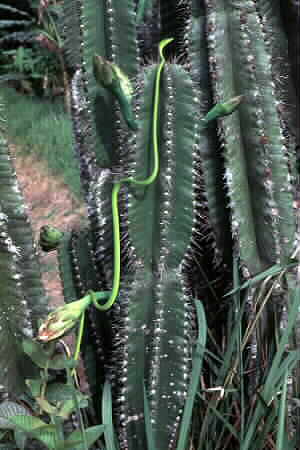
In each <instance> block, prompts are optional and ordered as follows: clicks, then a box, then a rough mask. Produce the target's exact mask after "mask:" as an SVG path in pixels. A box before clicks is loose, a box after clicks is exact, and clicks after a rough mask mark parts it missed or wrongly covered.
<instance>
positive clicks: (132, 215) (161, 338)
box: [66, 0, 295, 450]
mask: <svg viewBox="0 0 300 450" xmlns="http://www.w3.org/2000/svg"><path fill="white" fill-rule="evenodd" d="M72 4H73V7H72ZM75 6H76V7H75ZM139 6H140V8H142V6H143V7H144V6H145V7H146V8H145V10H144V12H143V14H142V13H141V12H140V11H141V10H139V8H138V7H139ZM66 8H68V12H69V14H70V15H73V17H69V18H68V19H67V26H71V27H78V26H80V30H81V31H80V33H78V35H77V36H76V39H77V41H75V36H74V42H72V34H74V32H73V30H72V33H70V39H67V42H66V45H67V47H68V48H69V49H68V52H69V55H70V61H71V64H72V67H73V68H74V70H75V76H74V79H73V83H72V98H73V111H72V114H73V123H74V136H75V141H76V146H77V148H76V153H77V155H78V157H79V161H80V168H81V177H82V182H83V184H82V186H83V188H84V191H85V196H86V200H87V203H88V216H89V222H90V233H91V251H90V254H89V256H86V260H85V261H86V262H85V263H83V265H81V264H78V273H79V274H80V280H83V281H82V283H83V286H82V292H83V290H84V289H85V288H87V287H88V286H92V284H89V281H88V280H87V279H86V278H85V277H84V265H85V264H87V261H89V262H90V261H94V264H95V266H94V269H93V270H94V271H95V272H97V274H98V278H99V281H98V282H97V284H96V283H95V284H93V286H95V288H97V289H100V290H101V289H107V288H108V289H111V288H112V287H113V288H114V285H115V283H114V281H115V274H116V271H115V262H116V261H117V260H118V259H115V260H114V258H115V257H116V253H115V249H116V248H117V247H116V246H115V244H116V241H115V242H114V240H115V239H117V243H118V245H119V242H120V271H121V278H120V286H119V288H118V292H117V297H116V302H115V303H114V302H112V303H113V305H112V307H111V309H109V310H108V311H107V312H105V313H103V312H102V313H99V312H98V311H95V310H94V309H93V308H91V309H90V310H89V313H88V314H89V317H90V322H89V324H88V327H89V328H90V329H91V330H92V331H91V336H96V339H97V345H96V349H97V356H96V359H97V364H96V366H95V367H97V365H101V366H102V367H103V368H104V371H99V373H97V376H99V379H101V382H100V385H101V383H102V382H103V380H104V378H106V379H109V380H110V383H111V385H112V393H113V414H114V418H115V423H116V426H117V430H118V436H119V442H120V446H121V449H124V450H129V449H130V450H135V449H140V448H144V447H145V442H146V435H145V420H144V384H145V387H146V391H147V392H146V397H147V398H149V407H150V418H151V422H152V428H153V432H154V441H155V446H156V448H157V450H160V449H164V450H165V449H166V448H168V449H170V450H173V449H174V448H176V443H177V438H178V432H179V425H180V421H181V417H182V411H183V408H184V405H185V400H186V395H187V391H188V385H189V382H190V374H191V357H192V350H193V342H194V339H195V333H196V313H195V304H194V300H193V299H194V298H195V297H198V296H199V294H201V296H202V294H203V296H204V300H206V303H208V301H207V299H206V298H205V297H206V292H207V290H206V288H205V287H204V284H207V279H206V278H207V277H206V278H205V275H206V271H207V265H209V266H210V265H213V264H215V266H214V269H216V266H217V269H220V268H221V270H223V268H224V267H226V265H227V266H230V265H231V262H232V261H231V260H232V250H233V252H234V254H238V255H239V257H240V264H241V266H243V267H244V268H245V270H244V276H245V275H249V276H250V274H254V273H257V272H259V271H261V270H263V269H265V268H267V267H269V266H270V265H272V264H274V263H276V262H279V263H284V261H286V259H287V258H288V257H289V256H290V254H291V252H292V250H293V247H294V240H295V224H294V218H293V209H292V204H293V184H292V183H294V179H293V178H292V175H293V174H295V171H293V164H294V162H293V159H292V157H290V156H289V149H292V147H293V145H294V143H295V141H294V137H293V136H292V137H291V136H290V135H291V133H294V131H293V126H294V122H293V121H294V116H293V115H294V110H293V105H292V106H291V107H290V108H289V109H287V110H286V111H284V110H283V109H282V105H283V104H284V103H285V102H287V100H288V98H289V95H290V96H291V95H292V94H291V92H290V91H289V86H288V85H287V84H286V83H280V81H278V80H277V79H276V70H277V68H278V66H280V64H279V61H280V58H281V57H282V55H283V57H284V58H285V59H284V62H285V64H284V67H279V68H280V73H279V78H280V77H281V78H282V77H284V76H285V74H286V73H287V71H288V65H287V64H286V59H287V58H286V56H284V52H285V51H286V43H285V40H284V37H283V35H282V34H281V35H280V38H279V39H278V41H277V40H276V41H275V39H273V37H274V33H275V30H278V31H279V30H281V25H280V24H279V23H278V11H277V10H276V5H271V2H270V1H269V0H266V1H264V2H263V1H260V0H256V1H254V0H249V1H248V2H245V1H241V0H218V1H217V0H201V1H199V0H184V1H182V0H181V1H179V0H178V1H176V2H174V1H173V2H171V1H168V0H166V1H164V2H149V3H148V2H145V3H143V4H142V3H140V4H139V2H137V1H136V0H125V1H124V2H121V3H120V2H117V1H116V0H105V1H102V2H99V1H97V0H75V1H73V2H71V1H70V0H69V1H68V0H66ZM273 8H274V9H273ZM137 12H138V17H137ZM273 12H274V14H273ZM141 16H143V20H141ZM271 21H273V22H274V24H272V26H271V25H270V24H271ZM154 22H156V23H154ZM269 25H270V26H269ZM146 27H148V29H147V30H146ZM149 30H150V34H149ZM143 33H144V36H142V34H143ZM173 33H175V34H173ZM158 34H160V38H164V37H170V36H172V37H173V36H175V37H176V38H177V39H176V40H175V42H174V43H173V44H172V45H170V46H169V47H168V48H167V49H166V55H167V56H168V60H169V63H168V64H165V66H164V70H163V74H162V77H161V80H160V82H159V84H160V85H159V95H160V101H159V110H158V113H157V116H156V118H155V115H154V113H153V110H154V107H155V105H156V102H155V96H156V93H157V91H156V89H157V79H158V72H159V67H160V65H158V63H157V55H156V50H153V42H154V41H155V39H157V40H158V37H157V36H158ZM141 37H142V39H144V40H143V42H142V39H141ZM149 42H150V44H151V45H150V46H151V47H152V49H151V50H150V49H149V48H148V44H149ZM276 42H278V43H279V44H278V45H277V44H276ZM79 43H80V47H79V46H78V44H79ZM75 47H76V48H75ZM95 55H98V56H96V57H97V58H99V59H98V62H99V64H100V66H99V67H100V68H101V67H102V68H103V65H102V64H104V67H105V64H106V65H107V67H114V68H115V72H114V73H115V74H117V73H124V74H125V76H126V77H128V79H129V80H130V81H131V82H132V86H133V96H132V98H131V94H130V96H129V98H127V107H130V108H131V109H130V118H131V119H132V121H134V122H136V123H137V124H138V129H130V123H131V119H130V120H128V117H127V119H126V117H125V118H124V117H123V111H124V110H123V108H122V101H121V102H119V101H117V99H116V98H115V96H114V95H113V93H112V92H111V91H113V90H112V89H111V87H112V86H109V83H108V84H105V82H103V79H104V81H105V80H106V78H107V79H108V81H109V76H107V77H106V78H105V69H103V70H104V72H103V74H104V75H103V74H102V71H101V70H100V69H99V70H100V71H99V73H97V71H96V72H95V73H94V67H93V61H95ZM178 63H180V64H178ZM236 67H238V68H239V70H236V69H235V68H236ZM99 74H100V75H99ZM101 74H102V75H103V76H104V78H102V77H101ZM95 75H96V76H95ZM97 80H98V82H97ZM117 81H118V80H117ZM110 90H111V91H110ZM121 93H122V92H121ZM123 93H124V92H123ZM239 95H243V96H244V101H243V102H242V104H241V105H240V107H239V109H238V110H237V111H235V112H234V113H233V114H231V115H227V116H226V117H224V118H221V119H218V123H211V124H209V125H208V127H206V128H205V127H204V125H205V124H206V122H205V120H202V119H204V118H205V117H206V114H207V112H208V111H209V110H210V109H211V107H212V106H213V104H214V103H223V102H225V101H227V100H228V99H232V98H233V97H237V96H239ZM125 119H126V120H125ZM128 124H129V126H128ZM156 124H158V130H157V136H156V137H157V138H158V141H159V160H158V164H157V161H156V160H155V158H154V159H153V154H154V155H155V145H154V139H153V132H154V131H155V130H154V129H155V126H156ZM154 134H155V133H154ZM154 161H156V162H155V163H154ZM155 165H157V167H159V171H158V174H157V178H156V175H155V177H153V178H154V182H152V183H151V184H150V183H149V185H147V186H142V185H139V186H138V185H136V182H137V181H140V182H141V184H142V182H143V181H144V180H145V179H146V180H147V179H148V178H150V179H151V175H150V174H153V172H156V169H155ZM124 178H125V179H126V182H124ZM128 179H129V181H128ZM133 180H134V181H133ZM152 181H153V180H152ZM282 188H283V189H282ZM116 211H117V219H118V221H119V222H120V226H119V228H120V229H119V235H118V236H116V234H115V233H113V232H115V224H116V222H115V219H116V216H115V213H116ZM80 245H81V244H79V243H76V242H75V241H74V244H73V249H76V252H77V253H78V255H81V251H80V248H81V247H80ZM213 253H214V254H213ZM117 257H118V258H119V255H117ZM78 258H85V256H78ZM73 264H77V262H76V261H73ZM118 267H119V266H118ZM199 267H200V268H201V275H199V273H200V269H199ZM203 267H205V270H203ZM246 269H247V270H246ZM214 274H215V272H214ZM73 281H74V286H75V285H76V283H75V281H76V280H73ZM210 282H211V281H210V280H209V283H210ZM118 283H119V282H118ZM211 283H214V284H218V281H215V280H214V281H213V282H211ZM76 287H77V290H78V283H77V285H76ZM207 298H209V296H207ZM252 301H253V298H249V302H248V303H249V305H250V306H251V302H252ZM88 333H89V331H87V335H86V338H87V346H90V347H89V348H92V345H93V344H92V338H91V340H90V335H89V334H88ZM254 344H255V341H254V340H253V345H254ZM253 348H254V347H253ZM101 352H102V353H101ZM166 355H167V357H166ZM257 363H258V360H257V359H256V360H255V362H254V364H257ZM89 364H90V363H89ZM95 367H94V368H93V367H91V373H94V374H95V373H96V372H95V370H97V369H95ZM92 370H94V372H92ZM100 391H101V389H99V391H98V392H100Z"/></svg>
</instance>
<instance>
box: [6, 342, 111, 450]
mask: <svg viewBox="0 0 300 450" xmlns="http://www.w3.org/2000/svg"><path fill="white" fill-rule="evenodd" d="M23 349H24V352H25V353H26V354H27V355H28V356H29V357H30V358H31V359H32V361H33V362H34V363H35V364H36V365H37V367H39V368H41V369H42V370H41V372H40V377H39V378H34V379H27V380H26V384H27V386H28V388H29V390H30V392H31V396H32V398H33V399H34V401H35V402H36V405H37V406H38V407H39V408H40V416H41V417H42V418H43V420H42V419H40V418H39V417H36V416H33V415H32V413H31V412H30V411H29V410H27V409H26V408H24V407H23V406H21V405H19V404H18V403H14V402H11V401H5V402H3V403H1V404H0V428H1V429H12V430H14V438H15V440H16V442H18V443H20V442H21V439H22V437H23V438H24V439H23V441H24V442H26V438H29V437H30V438H34V439H36V440H38V441H41V442H42V443H43V444H44V445H45V446H46V447H47V448H49V449H50V450H52V449H53V450H60V449H61V450H62V449H64V448H72V449H76V450H79V449H80V450H81V449H84V450H87V449H88V448H90V447H91V446H92V445H93V444H94V442H96V441H97V440H98V439H99V437H100V436H101V434H102V433H103V432H104V431H105V426H104V425H98V426H93V427H89V428H86V429H84V428H83V422H82V420H81V430H76V431H73V432H72V433H70V434H69V435H68V436H65V435H64V431H63V427H62V425H63V421H66V420H68V419H69V417H70V415H71V414H72V413H73V412H74V411H76V413H77V414H78V416H80V417H81V414H82V413H81V411H80V409H81V408H87V406H88V402H87V396H85V395H83V394H82V393H81V392H80V391H79V390H77V389H76V388H75V386H74V381H73V377H72V376H71V375H70V368H71V367H74V366H75V365H76V364H75V361H74V360H72V359H71V358H66V357H65V355H62V354H57V352H56V350H55V345H52V344H50V345H48V346H42V345H41V344H38V343H37V342H36V341H34V340H30V339H26V340H24V341H23ZM49 369H54V370H61V369H65V370H66V372H67V374H68V377H67V382H66V383H55V382H54V383H53V382H52V383H49V381H50V376H49ZM45 414H46V415H47V416H48V417H49V418H50V422H51V423H49V420H47V421H45ZM18 445H19V444H18ZM23 448H24V446H23Z"/></svg>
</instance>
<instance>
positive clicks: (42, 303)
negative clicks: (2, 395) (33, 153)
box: [0, 106, 48, 394]
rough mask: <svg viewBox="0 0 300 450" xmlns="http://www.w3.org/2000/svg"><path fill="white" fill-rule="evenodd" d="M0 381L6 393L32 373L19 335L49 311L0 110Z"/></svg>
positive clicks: (16, 389) (35, 325) (34, 327)
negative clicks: (23, 352)
mask: <svg viewBox="0 0 300 450" xmlns="http://www.w3.org/2000/svg"><path fill="white" fill-rule="evenodd" d="M0 115H1V117H0V178H1V183H0V199H1V200H0V229H1V231H0V258H1V269H0V272H1V295H0V296H1V302H0V311H1V314H0V342H1V344H0V361H1V370H0V385H1V390H2V391H6V392H7V393H12V392H13V393H14V394H16V393H20V392H23V390H24V388H25V386H24V376H25V374H27V376H30V374H31V373H34V368H33V366H32V365H31V364H30V363H29V361H28V360H27V359H26V358H25V357H24V355H23V354H22V348H21V339H22V336H33V334H34V333H35V332H36V331H37V328H38V319H42V318H43V316H44V315H46V314H47V312H48V299H47V297H46V294H45V291H44V288H43V285H42V281H41V272H40V268H39V261H38V255H37V250H36V247H35V244H34V242H33V236H32V230H31V226H30V223H29V219H28V217H27V213H26V205H25V203H24V199H23V196H22V193H21V190H20V187H19V183H18V181H17V177H16V172H15V170H14V167H13V164H12V161H11V156H10V154H9V150H8V144H7V141H6V123H5V117H4V111H3V110H2V106H1V111H0Z"/></svg>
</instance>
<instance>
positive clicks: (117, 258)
mask: <svg viewBox="0 0 300 450" xmlns="http://www.w3.org/2000/svg"><path fill="white" fill-rule="evenodd" d="M172 41H173V38H170V39H164V40H163V41H161V42H160V44H159V53H160V58H161V62H160V64H159V66H158V69H157V74H156V80H155V89H154V106H153V132H152V140H153V170H152V173H151V175H149V177H147V178H146V179H144V180H137V179H135V178H132V177H129V178H123V179H121V180H120V181H119V182H118V183H115V184H114V187H113V190H112V198H111V204H112V218H113V241H114V276H113V286H112V290H111V293H110V295H109V298H108V300H107V301H106V303H104V304H103V305H100V304H99V303H98V302H97V300H96V298H95V294H96V293H94V292H93V291H89V293H90V295H91V297H92V301H93V303H94V305H95V307H96V308H97V309H99V310H100V311H107V310H108V309H110V308H111V307H112V305H113V304H114V302H115V301H116V299H117V297H118V293H119V288H120V275H121V248H120V220H119V208H118V197H119V192H120V189H121V187H122V184H124V183H129V184H135V185H140V186H148V185H150V184H151V183H153V182H154V181H155V180H156V178H157V176H158V173H159V149H158V121H159V104H160V82H161V74H162V71H163V68H164V65H165V62H166V60H165V57H164V53H163V52H164V49H165V47H166V46H167V45H168V44H169V43H170V42H172Z"/></svg>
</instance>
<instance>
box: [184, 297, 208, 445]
mask: <svg viewBox="0 0 300 450" xmlns="http://www.w3.org/2000/svg"><path fill="white" fill-rule="evenodd" d="M196 308H197V319H198V340H197V347H196V351H195V356H194V357H193V370H192V375H191V384H190V387H189V390H188V395H187V400H186V403H185V407H184V411H183V416H182V421H181V426H180V431H179V441H178V444H177V450H185V449H186V444H187V439H188V433H189V429H190V426H191V418H192V413H193V407H194V402H195V398H196V394H197V389H198V385H199V381H200V375H201V370H202V364H203V355H204V351H205V344H206V335H207V325H206V318H205V312H204V308H203V306H202V303H201V302H200V301H196Z"/></svg>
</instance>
